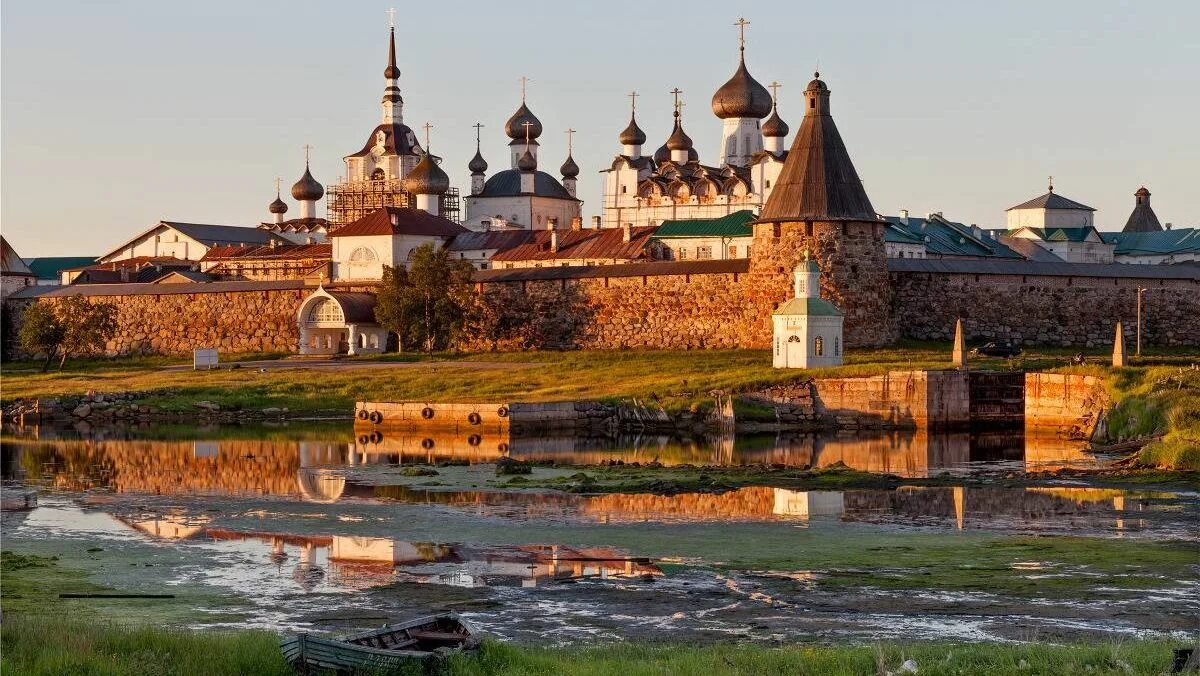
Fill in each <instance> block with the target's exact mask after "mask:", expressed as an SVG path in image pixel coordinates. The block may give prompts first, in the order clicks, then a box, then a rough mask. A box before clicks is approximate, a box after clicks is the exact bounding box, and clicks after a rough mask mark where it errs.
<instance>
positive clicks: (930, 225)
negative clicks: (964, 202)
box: [883, 216, 1024, 260]
mask: <svg viewBox="0 0 1200 676" xmlns="http://www.w3.org/2000/svg"><path fill="white" fill-rule="evenodd" d="M884 220H885V221H887V223H888V225H889V226H890V227H888V228H886V229H884V231H883V240H884V241H885V242H898V243H908V242H910V241H911V240H909V239H907V238H905V235H907V236H908V237H912V238H915V239H916V240H917V241H918V242H924V243H925V250H926V251H928V252H929V254H930V255H932V256H972V257H978V258H1012V259H1016V260H1021V259H1022V258H1024V257H1023V256H1021V254H1019V253H1017V252H1016V251H1013V250H1012V249H1011V248H1009V247H1008V246H1007V245H1005V244H1004V243H1002V242H1000V241H997V240H995V239H992V238H990V237H986V236H985V237H976V236H975V234H974V231H972V230H971V227H970V226H969V225H965V224H963V223H958V222H956V221H950V220H945V219H938V218H919V217H916V216H909V217H907V218H901V217H899V216H884Z"/></svg>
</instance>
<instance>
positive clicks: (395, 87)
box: [382, 8, 404, 124]
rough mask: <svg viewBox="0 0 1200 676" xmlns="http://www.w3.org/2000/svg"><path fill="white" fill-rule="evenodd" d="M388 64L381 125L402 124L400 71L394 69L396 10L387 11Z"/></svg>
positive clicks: (384, 70)
mask: <svg viewBox="0 0 1200 676" xmlns="http://www.w3.org/2000/svg"><path fill="white" fill-rule="evenodd" d="M388 17H389V19H388V23H389V24H391V27H390V28H389V29H388V64H387V68H384V69H383V77H384V79H386V80H387V85H386V86H385V87H384V88H383V102H382V104H383V123H384V124H404V99H403V98H401V97H400V84H399V80H400V69H399V68H397V67H396V10H395V8H392V9H389V10H388Z"/></svg>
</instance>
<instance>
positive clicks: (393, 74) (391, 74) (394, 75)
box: [383, 27, 400, 80]
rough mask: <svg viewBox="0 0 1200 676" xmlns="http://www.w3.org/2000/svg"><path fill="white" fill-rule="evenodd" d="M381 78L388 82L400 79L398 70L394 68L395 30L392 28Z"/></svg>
mask: <svg viewBox="0 0 1200 676" xmlns="http://www.w3.org/2000/svg"><path fill="white" fill-rule="evenodd" d="M383 76H384V77H386V78H387V79H389V80H395V79H398V78H399V77H400V69H399V68H397V67H396V29H395V28H394V27H393V28H392V34H391V37H390V39H389V41H388V65H387V68H384V69H383Z"/></svg>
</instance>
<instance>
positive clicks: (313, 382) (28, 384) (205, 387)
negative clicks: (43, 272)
mask: <svg viewBox="0 0 1200 676" xmlns="http://www.w3.org/2000/svg"><path fill="white" fill-rule="evenodd" d="M1071 354H1073V352H1071V351H1070V350H1062V349H1052V348H1047V349H1045V350H1042V349H1038V350H1030V352H1028V353H1027V354H1026V355H1025V356H1024V357H1022V359H1021V360H1018V362H1014V363H1010V362H1008V361H1007V360H1003V359H988V358H982V359H977V360H974V361H973V362H972V365H973V366H974V367H977V368H993V369H1008V368H1011V367H1015V366H1019V367H1021V368H1052V367H1056V366H1063V365H1064V364H1066V363H1067V361H1068V360H1069V357H1070V355H1071ZM247 356H257V355H240V356H239V357H247ZM275 356H278V355H275ZM949 357H950V349H949V346H948V345H942V344H939V343H926V342H902V343H900V344H898V345H896V346H894V347H887V348H878V349H863V350H848V351H847V354H846V364H845V365H844V366H841V367H837V368H827V369H813V370H809V371H805V372H803V373H797V372H795V371H785V370H778V369H773V368H771V359H770V354H769V353H768V352H767V351H765V350H725V351H719V350H718V351H690V352H688V351H684V352H679V351H649V350H647V351H639V350H631V351H611V352H601V351H581V352H519V353H498V354H469V355H449V354H439V355H433V356H431V357H424V356H419V355H409V354H405V355H385V356H384V357H382V358H373V359H366V358H362V359H353V360H347V362H346V364H347V366H346V367H344V368H341V369H338V370H323V369H315V368H305V367H304V366H303V364H299V363H298V364H297V365H296V367H295V368H286V369H270V370H267V371H266V372H262V373H260V372H259V371H258V370H256V369H251V368H246V369H221V370H217V371H201V372H196V371H190V370H176V371H165V370H163V369H162V366H164V365H167V364H171V363H180V362H179V360H177V359H171V358H165V357H140V358H133V359H112V360H88V361H79V362H72V363H71V364H69V365H68V370H66V371H62V372H51V373H46V374H42V373H37V372H29V371H21V369H20V368H15V367H21V366H24V367H29V366H30V364H6V365H5V374H4V388H3V393H2V395H0V401H2V402H4V403H8V402H11V401H13V400H14V399H19V398H33V397H52V396H59V395H66V394H83V393H86V392H88V391H109V392H114V391H116V392H139V393H145V394H146V396H145V397H144V400H143V402H142V403H146V404H149V405H157V406H160V407H162V408H164V409H166V410H176V411H193V410H195V409H194V408H193V407H192V403H193V402H195V401H199V400H209V401H213V402H216V403H218V404H221V405H222V406H223V407H226V408H235V409H236V408H252V409H259V408H265V407H271V406H275V407H279V406H286V407H288V408H290V409H291V410H292V411H296V412H305V411H341V412H348V411H349V410H350V407H351V405H352V404H353V402H354V401H355V400H357V399H371V400H379V399H383V400H388V399H390V400H399V399H416V400H421V399H425V400H437V401H471V400H476V401H533V402H536V401H556V400H559V401H561V400H574V399H593V400H614V399H629V398H632V397H637V398H640V399H655V398H657V400H659V401H660V402H662V403H663V405H664V406H665V407H666V408H668V410H684V409H687V408H690V407H692V406H693V405H695V404H697V403H698V402H701V401H706V400H707V399H708V396H707V392H708V391H709V390H713V389H724V390H731V391H739V390H746V389H751V388H755V387H760V386H765V385H770V384H775V383H779V382H784V381H788V380H791V379H794V378H797V377H801V376H803V377H855V376H869V375H878V374H881V373H886V372H888V371H891V370H905V369H938V368H948V367H949V366H950V364H949ZM448 360H454V361H457V362H481V363H479V364H478V366H471V367H467V368H464V367H456V366H449V365H446V364H445V363H444V362H446V361H448ZM1145 360H1146V362H1147V363H1151V362H1153V363H1160V362H1161V363H1179V364H1185V363H1188V357H1187V356H1186V355H1184V354H1182V353H1180V352H1179V351H1173V350H1167V351H1163V352H1162V353H1161V354H1157V355H1155V356H1148V357H1146V358H1145ZM227 361H228V360H227ZM371 361H389V362H394V361H403V362H414V361H415V362H416V363H415V364H414V365H411V366H405V367H403V368H402V369H401V370H391V369H384V368H361V369H360V368H354V367H355V366H357V365H360V364H363V365H368V364H369V362H371Z"/></svg>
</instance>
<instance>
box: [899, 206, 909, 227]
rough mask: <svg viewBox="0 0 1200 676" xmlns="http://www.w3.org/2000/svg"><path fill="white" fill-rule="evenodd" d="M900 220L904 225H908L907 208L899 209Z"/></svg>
mask: <svg viewBox="0 0 1200 676" xmlns="http://www.w3.org/2000/svg"><path fill="white" fill-rule="evenodd" d="M900 222H901V223H903V224H905V225H908V209H901V210H900Z"/></svg>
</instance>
